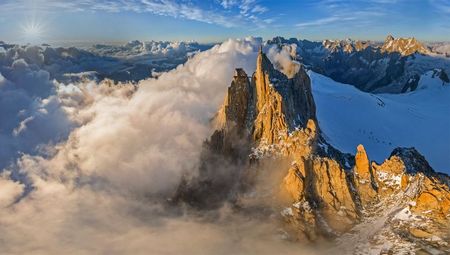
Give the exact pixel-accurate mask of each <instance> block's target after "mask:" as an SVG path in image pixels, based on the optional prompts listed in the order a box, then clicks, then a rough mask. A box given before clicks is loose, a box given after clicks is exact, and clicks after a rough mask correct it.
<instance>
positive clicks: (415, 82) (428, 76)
mask: <svg viewBox="0 0 450 255" xmlns="http://www.w3.org/2000/svg"><path fill="white" fill-rule="evenodd" d="M449 84H450V80H449V78H448V75H447V73H446V72H445V70H444V69H439V68H435V69H433V70H430V71H428V72H426V73H424V74H422V75H421V76H419V75H414V76H413V77H411V78H410V79H409V80H408V81H407V82H406V84H405V86H404V87H403V89H402V93H405V92H411V91H415V90H420V89H434V88H440V87H442V86H448V85H449Z"/></svg>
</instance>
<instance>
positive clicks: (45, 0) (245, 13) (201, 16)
mask: <svg viewBox="0 0 450 255" xmlns="http://www.w3.org/2000/svg"><path fill="white" fill-rule="evenodd" d="M214 3H215V4H212V5H205V4H204V2H203V3H202V2H196V1H187V0H181V1H176V0H79V1H65V0H4V1H1V2H0V8H1V10H2V11H11V10H21V11H23V10H35V11H46V12H51V11H70V12H81V11H103V12H111V13H114V12H122V11H128V12H137V13H152V14H156V15H162V16H169V17H174V18H182V19H187V20H194V21H199V22H204V23H208V24H216V25H220V26H223V27H237V26H242V25H246V24H247V25H248V24H252V25H254V24H255V23H258V25H264V24H265V25H267V24H268V23H267V22H265V20H266V19H268V18H270V17H260V15H261V14H263V13H266V12H267V11H268V10H269V9H268V8H267V7H265V6H263V5H261V4H259V3H258V1H256V0H222V1H218V2H214Z"/></svg>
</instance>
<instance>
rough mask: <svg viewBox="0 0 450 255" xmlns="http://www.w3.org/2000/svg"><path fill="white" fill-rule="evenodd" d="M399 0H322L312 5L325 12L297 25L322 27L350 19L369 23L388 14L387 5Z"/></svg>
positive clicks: (301, 26) (300, 26)
mask: <svg viewBox="0 0 450 255" xmlns="http://www.w3.org/2000/svg"><path fill="white" fill-rule="evenodd" d="M397 1H400V0H362V1H360V2H358V4H355V3H354V2H349V1H342V0H320V1H317V2H315V3H313V4H312V5H313V6H314V8H316V9H318V10H321V12H324V13H325V14H324V15H321V16H320V17H318V18H316V19H311V20H305V21H303V22H300V23H297V24H296V27H299V28H308V27H320V26H325V25H330V24H340V23H343V22H348V21H361V22H363V23H364V24H367V23H370V21H371V20H372V19H374V18H377V17H381V16H385V15H387V13H388V8H387V7H386V5H388V4H393V3H395V2H397Z"/></svg>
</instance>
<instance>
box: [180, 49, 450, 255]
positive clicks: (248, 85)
mask: <svg viewBox="0 0 450 255" xmlns="http://www.w3.org/2000/svg"><path fill="white" fill-rule="evenodd" d="M213 124H214V127H215V129H216V131H215V132H214V134H213V135H212V136H211V138H210V139H209V140H208V141H207V142H205V150H204V154H203V156H202V166H201V167H200V171H199V175H198V176H196V177H194V178H192V179H189V180H188V179H187V180H185V181H184V182H183V183H182V185H181V186H180V188H179V190H178V192H177V194H176V196H175V198H176V199H175V201H183V202H185V203H188V204H190V205H193V206H196V207H201V208H205V207H206V208H214V207H217V206H220V205H221V204H222V203H223V202H225V201H226V202H229V203H232V204H234V205H235V206H236V207H238V208H240V209H242V208H245V207H246V206H248V204H246V203H245V202H244V201H245V200H246V197H248V194H252V193H254V191H255V186H257V185H258V178H259V177H260V176H262V175H268V174H269V173H270V172H278V173H281V174H282V175H283V176H284V177H282V178H280V179H279V180H275V179H274V180H272V182H273V181H276V182H277V183H276V184H275V186H274V187H276V188H273V189H272V190H271V192H270V196H269V197H270V199H269V198H268V197H265V198H264V200H271V201H272V202H271V203H270V205H266V206H268V207H270V208H272V210H273V211H274V212H276V211H279V212H280V215H281V221H282V222H283V223H282V226H283V229H284V230H285V231H286V236H287V238H288V239H289V240H293V241H305V242H318V241H320V240H334V241H332V242H336V243H338V244H339V247H340V249H343V250H344V251H346V253H350V254H351V253H354V254H357V252H356V250H358V249H354V248H355V247H356V248H363V249H366V250H367V249H371V250H373V251H375V252H379V253H383V252H386V253H388V252H391V253H398V252H404V251H405V249H407V250H410V251H414V252H418V251H424V252H429V251H438V252H445V251H449V249H450V245H449V243H450V232H449V223H450V189H449V182H450V179H449V177H448V176H446V175H444V174H440V173H437V172H435V171H434V170H433V169H432V168H431V167H430V166H429V164H428V163H427V161H426V160H425V158H424V157H423V156H422V155H421V154H420V153H419V152H417V151H416V150H415V149H414V148H397V149H395V150H394V151H393V152H392V154H391V156H390V157H389V158H388V159H387V160H385V161H384V162H383V163H382V164H377V163H376V162H371V161H370V157H369V155H367V153H366V151H365V149H364V147H363V145H360V146H358V148H357V151H356V155H355V156H353V155H350V154H344V153H341V152H340V151H338V150H336V149H335V148H333V147H332V146H331V145H329V144H328V143H327V142H326V140H325V139H324V138H323V137H322V134H321V131H320V128H319V126H318V123H317V120H316V115H315V104H314V99H313V97H312V94H311V82H310V79H309V76H308V75H307V73H306V72H305V70H304V68H303V66H301V67H300V69H299V71H298V72H297V73H296V74H295V76H294V77H293V78H287V76H285V75H284V74H283V73H281V72H279V71H278V70H276V69H275V68H274V67H273V65H272V64H271V63H270V61H269V60H268V58H267V57H266V55H265V54H264V53H263V52H262V50H260V52H259V54H258V58H257V67H256V71H255V73H254V74H253V75H252V77H251V79H249V78H248V76H247V74H246V73H245V72H244V71H243V70H242V69H236V73H235V76H234V78H233V81H232V83H231V86H230V87H229V88H228V93H227V96H226V98H225V101H224V104H223V106H222V107H221V109H220V110H219V111H218V113H217V115H216V116H215V118H214V120H213ZM280 160H283V161H284V162H289V163H290V164H288V165H290V166H285V164H279V165H276V166H273V164H272V165H270V164H269V166H270V167H269V169H267V167H265V166H264V165H265V164H266V163H267V162H268V161H269V162H270V161H275V162H278V161H280ZM388 244H389V245H388ZM405 247H406V248H405Z"/></svg>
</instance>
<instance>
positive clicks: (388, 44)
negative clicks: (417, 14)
mask: <svg viewBox="0 0 450 255" xmlns="http://www.w3.org/2000/svg"><path fill="white" fill-rule="evenodd" d="M381 50H382V51H383V52H388V53H392V52H398V53H400V54H401V55H402V56H409V55H412V54H414V53H422V54H429V53H430V50H429V49H427V47H425V46H424V45H423V44H422V43H420V42H419V41H417V40H416V38H414V37H412V38H394V37H393V36H392V35H388V36H387V37H386V40H385V41H384V44H383V45H382V46H381Z"/></svg>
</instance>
